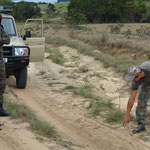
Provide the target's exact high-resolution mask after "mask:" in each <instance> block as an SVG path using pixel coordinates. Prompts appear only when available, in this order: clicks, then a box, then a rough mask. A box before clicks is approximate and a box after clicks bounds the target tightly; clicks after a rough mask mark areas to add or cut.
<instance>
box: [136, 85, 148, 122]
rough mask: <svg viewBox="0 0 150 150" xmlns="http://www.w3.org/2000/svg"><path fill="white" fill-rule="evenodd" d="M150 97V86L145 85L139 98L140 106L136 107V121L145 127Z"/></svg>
mask: <svg viewBox="0 0 150 150" xmlns="http://www.w3.org/2000/svg"><path fill="white" fill-rule="evenodd" d="M149 96H150V84H143V85H142V87H141V90H140V92H139V96H138V105H137V107H136V119H137V123H138V124H140V125H145V124H146V122H145V115H146V111H147V102H148V99H149Z"/></svg>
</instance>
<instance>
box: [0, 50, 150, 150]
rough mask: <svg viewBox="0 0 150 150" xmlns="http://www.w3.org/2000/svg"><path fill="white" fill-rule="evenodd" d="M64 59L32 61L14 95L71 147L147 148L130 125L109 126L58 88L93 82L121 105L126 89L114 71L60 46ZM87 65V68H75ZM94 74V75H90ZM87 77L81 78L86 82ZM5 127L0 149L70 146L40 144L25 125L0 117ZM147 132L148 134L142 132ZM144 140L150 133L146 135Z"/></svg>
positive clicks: (42, 149)
mask: <svg viewBox="0 0 150 150" xmlns="http://www.w3.org/2000/svg"><path fill="white" fill-rule="evenodd" d="M59 49H60V51H61V53H62V54H63V55H64V57H65V59H66V62H65V65H64V66H60V65H57V64H54V63H53V62H52V61H51V60H48V59H45V61H44V62H43V63H33V64H32V63H31V64H30V67H29V71H28V85H27V88H26V89H24V90H20V89H16V88H15V89H14V95H13V96H14V99H16V100H17V101H19V102H20V103H23V104H24V105H27V106H29V107H30V108H31V109H32V110H33V111H34V112H35V113H36V114H37V116H39V117H40V118H41V119H43V120H46V121H48V122H49V123H51V124H52V125H54V126H55V127H56V130H58V132H59V133H60V134H61V136H62V138H63V139H64V141H67V142H69V143H70V144H71V148H70V149H75V150H148V149H150V141H149V140H143V139H141V138H140V137H142V135H138V136H137V135H135V136H133V135H132V134H131V130H132V128H133V124H130V125H129V126H128V127H127V128H125V129H124V128H123V127H122V125H121V124H119V125H115V126H110V125H108V124H106V123H105V122H104V121H103V119H102V118H100V117H97V118H93V117H91V116H90V115H89V112H88V110H87V106H88V105H89V101H87V100H86V99H85V98H82V97H80V96H75V95H73V94H72V93H71V92H62V90H60V89H62V88H64V87H65V86H66V85H83V84H85V81H86V82H87V80H88V83H90V84H92V85H93V87H94V92H95V94H97V95H100V96H101V97H104V98H106V97H107V98H108V97H109V98H111V99H112V100H113V102H114V103H116V104H117V105H118V106H117V107H120V108H122V109H125V107H126V103H127V98H128V90H127V89H126V90H124V91H122V89H121V87H123V86H124V85H125V83H124V82H123V79H122V77H121V76H119V75H117V74H116V73H115V72H114V70H113V69H111V68H109V69H104V68H103V65H102V64H101V63H100V62H98V61H95V60H94V59H93V58H91V57H88V56H83V55H81V54H78V53H77V51H76V50H74V49H71V48H68V47H60V48H59ZM81 66H87V67H88V72H86V73H82V72H79V71H77V70H78V69H79V68H80V67H81ZM94 74H99V76H95V75H94ZM85 79H86V80H85ZM8 86H10V87H14V86H15V80H14V78H10V79H9V80H8ZM1 120H2V122H3V123H5V126H4V127H2V129H3V130H2V131H0V133H1V134H0V150H27V149H28V150H33V149H36V150H48V149H50V150H63V149H69V148H65V147H62V146H59V145H57V144H56V143H55V142H54V141H51V143H50V142H49V141H43V142H39V141H38V140H37V139H36V138H35V135H34V134H33V133H31V131H29V130H28V128H27V127H28V125H27V124H22V123H18V124H16V122H15V121H13V120H9V119H7V118H2V119H1ZM144 135H145V136H148V135H149V133H148V132H147V133H145V134H144ZM148 138H149V136H148Z"/></svg>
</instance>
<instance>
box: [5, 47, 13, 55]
mask: <svg viewBox="0 0 150 150" xmlns="http://www.w3.org/2000/svg"><path fill="white" fill-rule="evenodd" d="M10 56H12V47H3V57H10Z"/></svg>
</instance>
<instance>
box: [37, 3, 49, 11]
mask: <svg viewBox="0 0 150 150" xmlns="http://www.w3.org/2000/svg"><path fill="white" fill-rule="evenodd" d="M38 7H40V9H41V11H46V9H47V8H48V4H38Z"/></svg>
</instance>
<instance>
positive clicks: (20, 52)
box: [15, 47, 28, 56]
mask: <svg viewBox="0 0 150 150" xmlns="http://www.w3.org/2000/svg"><path fill="white" fill-rule="evenodd" d="M15 56H28V48H18V47H16V48H15Z"/></svg>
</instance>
